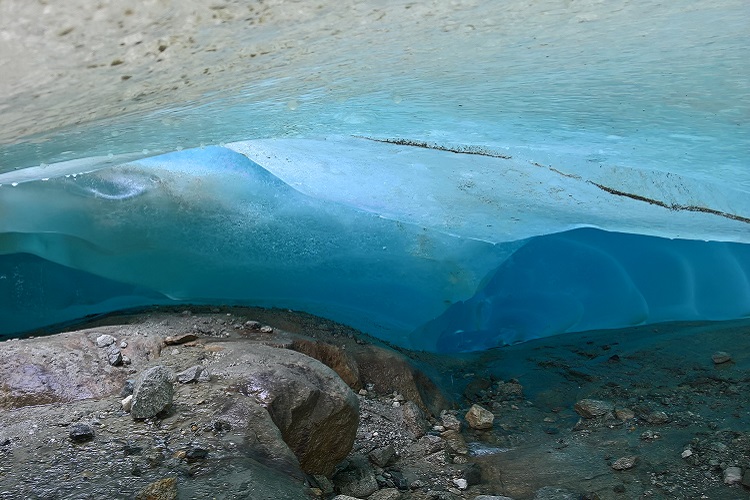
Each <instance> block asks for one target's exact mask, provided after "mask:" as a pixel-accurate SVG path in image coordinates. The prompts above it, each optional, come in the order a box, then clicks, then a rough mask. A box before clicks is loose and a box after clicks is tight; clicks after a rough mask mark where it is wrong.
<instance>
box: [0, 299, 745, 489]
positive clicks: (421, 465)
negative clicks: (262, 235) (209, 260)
mask: <svg viewBox="0 0 750 500" xmlns="http://www.w3.org/2000/svg"><path fill="white" fill-rule="evenodd" d="M748 336H750V322H747V321H745V322H733V323H719V324H696V323H692V324H681V325H659V326H656V327H653V326H652V327H640V328H634V329H630V330H628V331H616V332H589V333H586V334H576V335H569V336H563V337H556V338H550V339H543V340H540V341H534V342H529V343H526V344H520V345H516V346H512V347H508V348H503V349H495V350H492V351H488V352H485V353H479V354H472V355H462V356H451V357H447V356H438V355H427V354H424V353H410V352H405V351H397V350H394V349H391V348H389V347H388V346H386V345H383V344H381V343H379V342H377V341H375V340H374V339H372V338H369V337H367V336H365V335H362V334H360V333H358V332H356V331H354V330H351V329H349V328H347V327H344V326H342V325H338V324H335V323H332V322H329V321H326V320H323V319H320V318H316V317H313V316H310V315H306V314H300V313H292V312H289V311H282V310H264V309H241V308H232V309H226V308H222V309H208V308H204V309H201V308H192V309H191V310H184V311H182V310H173V309H154V310H150V311H145V312H140V313H138V314H132V315H121V316H111V317H107V318H103V319H99V320H96V321H91V322H89V323H88V324H86V325H83V326H82V327H81V329H76V330H75V331H69V332H65V333H60V334H56V335H51V336H45V337H38V338H28V339H22V340H8V341H5V342H3V343H2V348H1V349H0V408H2V411H1V413H0V421H1V422H2V426H1V427H0V457H1V459H0V498H2V499H16V498H19V499H20V498H39V499H42V498H43V499H53V498H54V499H79V498H107V497H109V498H138V499H168V498H180V499H192V498H196V499H198V498H200V499H203V498H217V499H218V498H227V499H229V498H252V499H304V498H326V499H330V498H336V499H337V500H346V499H348V498H360V499H374V500H395V499H403V500H408V499H414V500H422V499H425V500H426V499H455V500H458V499H471V500H491V499H494V500H498V499H502V498H506V497H507V498H512V499H516V500H521V499H532V498H533V499H539V500H541V499H581V498H583V499H596V498H600V499H609V498H612V499H636V498H662V499H667V498H670V499H671V498H685V499H687V498H690V499H692V498H706V499H734V498H737V499H741V498H748V497H750V493H748V491H750V490H748V489H746V486H750V432H749V431H748V429H750V427H749V425H748V424H750V411H748V410H747V394H748V384H750V376H749V375H750V349H748V346H750V343H749V342H748Z"/></svg>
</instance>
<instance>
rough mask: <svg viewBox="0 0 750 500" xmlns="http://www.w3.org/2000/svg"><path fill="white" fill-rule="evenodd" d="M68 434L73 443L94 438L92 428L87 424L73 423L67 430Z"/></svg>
mask: <svg viewBox="0 0 750 500" xmlns="http://www.w3.org/2000/svg"><path fill="white" fill-rule="evenodd" d="M68 436H69V437H70V440H71V441H73V442H74V443H85V442H86V441H91V440H92V439H94V429H93V427H91V426H90V425H89V424H83V423H78V424H73V425H71V426H70V429H69V430H68Z"/></svg>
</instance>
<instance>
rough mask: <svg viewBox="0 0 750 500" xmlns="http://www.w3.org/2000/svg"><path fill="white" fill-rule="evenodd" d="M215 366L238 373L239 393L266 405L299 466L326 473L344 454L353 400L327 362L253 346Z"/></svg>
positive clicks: (355, 410)
mask: <svg viewBox="0 0 750 500" xmlns="http://www.w3.org/2000/svg"><path fill="white" fill-rule="evenodd" d="M217 369H219V367H218V366H217ZM221 369H223V371H224V373H225V376H234V377H237V378H241V380H242V381H241V382H240V383H239V384H238V389H239V392H240V393H241V394H244V395H246V396H251V397H253V398H256V399H257V400H258V401H259V402H260V403H261V404H262V405H263V406H265V407H266V409H267V410H268V413H269V414H270V415H271V418H272V419H273V421H274V423H275V424H276V426H277V427H278V428H279V430H280V431H281V435H282V436H283V437H284V441H285V442H286V443H287V444H288V445H289V448H291V450H292V451H293V452H294V454H295V455H296V456H297V458H298V459H299V462H300V465H301V467H302V470H303V471H305V472H307V473H308V474H311V475H315V474H319V475H324V476H327V475H329V474H330V473H331V472H333V469H334V467H335V466H336V464H338V463H339V462H340V461H341V460H342V459H344V457H346V455H348V454H349V451H350V450H351V448H352V445H353V443H354V438H355V437H356V434H357V426H358V424H359V400H358V399H357V396H355V395H354V393H353V392H352V390H351V389H350V388H349V387H348V386H347V385H346V384H345V383H344V382H343V381H342V380H341V378H340V377H339V376H338V375H337V374H336V373H335V372H334V371H333V370H331V369H330V368H329V367H327V366H325V365H324V364H322V363H321V362H319V361H317V360H315V359H313V358H310V357H308V356H305V355H303V354H300V353H298V352H295V351H292V350H288V349H276V348H273V347H268V346H264V345H256V346H254V347H253V349H252V350H243V351H242V353H241V356H240V357H239V358H238V359H237V360H236V361H235V362H233V363H232V364H231V366H221Z"/></svg>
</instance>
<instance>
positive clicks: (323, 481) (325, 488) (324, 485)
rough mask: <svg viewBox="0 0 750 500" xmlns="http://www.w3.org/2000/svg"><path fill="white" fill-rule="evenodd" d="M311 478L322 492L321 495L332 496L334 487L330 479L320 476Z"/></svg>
mask: <svg viewBox="0 0 750 500" xmlns="http://www.w3.org/2000/svg"><path fill="white" fill-rule="evenodd" d="M313 477H314V478H315V482H316V483H318V487H319V488H320V491H322V492H323V495H325V496H328V495H332V494H333V492H334V487H333V483H332V482H331V480H330V479H328V478H327V477H325V476H320V475H317V476H313Z"/></svg>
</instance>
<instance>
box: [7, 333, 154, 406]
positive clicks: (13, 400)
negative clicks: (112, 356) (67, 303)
mask: <svg viewBox="0 0 750 500" xmlns="http://www.w3.org/2000/svg"><path fill="white" fill-rule="evenodd" d="M106 328H107V329H108V330H109V331H111V332H116V331H117V330H118V327H106ZM102 333H103V332H102V329H101V328H97V329H95V330H91V329H87V330H80V331H76V332H67V333H60V334H56V335H51V336H44V337H38V338H26V339H18V340H15V341H12V342H3V346H2V349H0V380H2V383H1V384H0V410H3V409H15V408H23V407H26V406H40V405H46V404H51V403H71V402H74V401H81V400H91V399H93V400H96V399H101V398H103V397H107V396H112V395H115V394H117V393H119V391H120V389H121V388H122V384H123V381H124V379H125V378H126V376H127V374H126V373H125V371H124V370H122V369H119V368H113V367H112V366H111V365H110V364H109V363H108V361H107V357H106V355H103V354H104V353H102V352H101V350H100V349H99V348H97V347H96V342H95V339H96V337H97V336H100V335H101V334H102ZM130 349H131V353H132V357H133V360H134V363H135V364H139V363H142V362H145V360H146V358H147V357H152V358H153V357H157V356H158V349H159V344H158V342H157V341H156V337H155V336H153V337H152V336H146V335H144V336H139V338H138V339H137V341H133V342H131V348H130Z"/></svg>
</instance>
